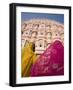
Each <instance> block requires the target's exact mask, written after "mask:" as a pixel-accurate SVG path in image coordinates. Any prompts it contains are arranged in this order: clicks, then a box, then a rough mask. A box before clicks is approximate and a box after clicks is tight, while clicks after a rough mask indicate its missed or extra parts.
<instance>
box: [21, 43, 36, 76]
mask: <svg viewBox="0 0 73 90" xmlns="http://www.w3.org/2000/svg"><path fill="white" fill-rule="evenodd" d="M21 55H22V56H21V71H22V73H21V76H22V77H28V76H30V69H31V65H32V64H33V63H35V60H36V57H37V56H36V54H35V53H34V52H33V45H32V43H30V42H26V44H25V46H24V47H23V48H22V53H21Z"/></svg>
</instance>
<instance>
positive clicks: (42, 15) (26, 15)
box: [21, 12, 64, 24]
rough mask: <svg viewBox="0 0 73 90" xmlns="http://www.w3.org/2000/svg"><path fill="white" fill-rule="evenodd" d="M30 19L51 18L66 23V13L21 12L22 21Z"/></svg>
mask: <svg viewBox="0 0 73 90" xmlns="http://www.w3.org/2000/svg"><path fill="white" fill-rule="evenodd" d="M30 19H50V20H55V21H57V22H60V23H62V24H64V14H51V13H30V12H21V21H26V20H30Z"/></svg>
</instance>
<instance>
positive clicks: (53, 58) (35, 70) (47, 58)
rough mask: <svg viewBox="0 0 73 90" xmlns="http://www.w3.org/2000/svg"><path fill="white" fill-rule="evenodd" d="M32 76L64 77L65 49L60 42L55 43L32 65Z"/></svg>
mask: <svg viewBox="0 0 73 90" xmlns="http://www.w3.org/2000/svg"><path fill="white" fill-rule="evenodd" d="M30 75H31V76H56V75H64V47H63V45H62V43H61V42H60V41H55V42H53V43H52V44H51V45H50V46H49V47H48V48H47V49H46V50H45V51H44V53H43V54H42V55H40V57H39V58H38V59H37V60H36V63H35V64H33V65H32V67H31V71H30Z"/></svg>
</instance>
